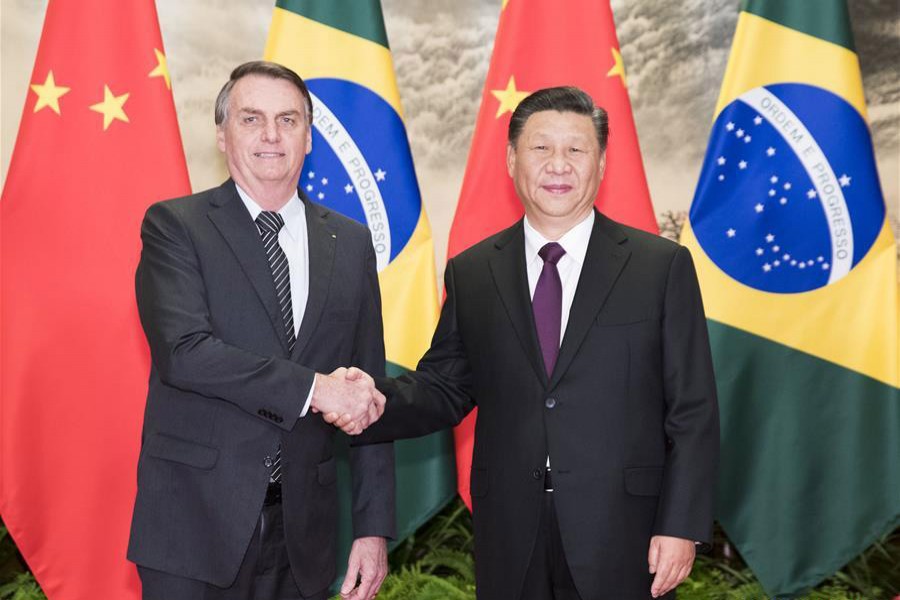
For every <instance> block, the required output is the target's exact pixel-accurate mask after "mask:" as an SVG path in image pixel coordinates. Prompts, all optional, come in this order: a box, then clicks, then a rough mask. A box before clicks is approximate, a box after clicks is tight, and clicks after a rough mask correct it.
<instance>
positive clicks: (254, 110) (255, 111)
mask: <svg viewBox="0 0 900 600" xmlns="http://www.w3.org/2000/svg"><path fill="white" fill-rule="evenodd" d="M238 112H241V113H246V114H250V115H263V116H264V115H265V113H264V112H263V111H261V110H260V109H258V108H250V107H247V106H245V107H243V108H241V109H240V110H239V111H238ZM299 114H300V111H299V110H297V109H293V108H292V109H291V110H283V111H281V112H280V113H278V114H276V115H275V116H276V117H285V116H288V115H299Z"/></svg>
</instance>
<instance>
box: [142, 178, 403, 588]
mask: <svg viewBox="0 0 900 600" xmlns="http://www.w3.org/2000/svg"><path fill="white" fill-rule="evenodd" d="M300 197H301V199H302V201H303V202H304V204H305V207H306V222H307V227H308V233H309V242H308V249H309V299H308V302H307V306H306V312H305V314H304V317H303V322H302V324H301V326H300V331H299V334H298V336H297V343H296V345H295V347H294V350H293V352H292V353H291V354H290V355H289V354H288V351H287V339H286V335H285V332H284V326H283V324H282V321H281V316H280V311H279V309H278V301H277V298H276V295H275V286H274V283H273V280H272V274H271V271H270V270H269V264H268V261H267V258H266V255H265V252H264V249H263V245H262V241H261V239H260V235H259V233H258V231H257V229H256V225H255V224H254V223H253V220H252V219H251V217H250V214H249V213H248V212H247V209H246V207H245V206H244V204H243V202H242V201H241V199H240V197H239V196H238V194H237V190H236V189H235V185H234V183H233V182H232V181H230V180H229V181H227V182H225V183H224V184H223V185H222V186H220V187H218V188H214V189H211V190H207V191H205V192H202V193H199V194H195V195H193V196H188V197H185V198H179V199H176V200H170V201H167V202H160V203H158V204H155V205H153V206H151V207H150V209H149V210H148V211H147V214H146V216H145V218H144V223H143V226H142V229H141V237H142V240H143V250H142V253H141V261H140V265H139V267H138V270H137V277H136V288H137V301H138V308H139V311H140V316H141V323H142V324H143V327H144V331H145V333H146V335H147V340H148V341H149V344H150V353H151V356H152V367H151V371H150V385H149V392H148V396H147V408H146V413H145V417H144V430H143V436H142V447H141V455H140V462H139V464H138V492H137V500H136V503H135V508H134V518H133V521H132V528H131V539H130V543H129V547H128V558H129V559H130V560H132V561H134V562H136V563H137V564H139V565H142V566H144V567H148V568H151V569H156V570H160V571H164V572H167V573H171V574H175V575H179V576H182V577H188V578H192V579H197V580H201V581H206V582H209V583H212V584H215V585H218V586H227V585H229V584H230V583H231V582H232V581H233V580H234V577H235V576H236V574H237V571H238V567H239V566H240V563H241V560H242V558H243V556H244V552H245V550H246V549H247V545H248V543H249V541H250V537H251V536H252V534H253V530H254V528H255V526H256V522H257V519H258V517H259V514H260V510H261V507H262V503H263V499H264V496H265V491H266V486H267V483H268V477H269V470H270V469H269V467H268V466H267V464H270V463H271V457H273V456H274V454H275V451H276V449H277V448H278V446H279V444H280V445H281V447H282V486H283V509H284V522H285V535H286V538H287V547H288V554H289V556H290V560H291V565H292V567H293V570H294V574H295V577H296V579H297V584H298V585H299V587H300V590H301V592H302V593H303V594H304V595H312V594H314V593H316V592H318V591H321V590H322V589H324V588H325V587H327V586H328V585H329V584H330V583H331V582H332V581H333V579H334V576H335V546H336V540H335V536H336V531H337V490H336V483H335V481H336V466H335V459H334V457H333V448H332V447H333V442H334V436H335V432H336V429H335V428H334V427H332V426H331V425H328V424H327V423H325V422H324V421H323V420H322V418H321V415H318V414H314V413H312V411H310V412H309V413H308V414H307V415H306V417H304V418H299V415H300V412H301V410H302V408H303V405H304V403H305V401H306V398H307V396H308V393H309V390H310V386H311V385H312V382H313V378H314V376H315V373H316V372H324V373H328V372H331V371H332V370H333V369H335V368H337V367H339V366H346V365H360V366H362V367H364V368H366V369H372V370H373V371H374V372H376V373H382V372H383V370H384V341H383V334H382V323H381V301H380V295H379V289H378V276H377V273H376V267H375V254H374V251H373V249H372V243H371V238H370V235H369V232H368V230H367V229H366V228H365V227H363V226H361V225H360V224H358V223H356V222H354V221H352V220H350V219H347V218H345V217H343V216H341V215H339V214H336V213H334V212H331V211H329V210H328V209H326V208H324V207H322V206H319V205H316V204H313V203H312V202H310V201H309V200H308V199H306V198H305V196H304V195H303V192H302V191H301V192H300ZM351 468H352V472H353V492H354V494H353V520H354V534H355V536H356V537H361V536H369V535H378V536H385V537H393V536H394V528H395V525H394V458H393V447H392V445H389V444H387V445H376V446H372V447H368V448H359V449H354V450H353V451H351Z"/></svg>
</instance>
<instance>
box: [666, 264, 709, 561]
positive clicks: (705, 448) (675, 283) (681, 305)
mask: <svg viewBox="0 0 900 600" xmlns="http://www.w3.org/2000/svg"><path fill="white" fill-rule="evenodd" d="M662 349H663V357H662V359H663V361H662V364H663V386H664V393H665V402H666V413H665V420H664V427H665V433H666V437H667V438H668V442H669V443H668V452H667V457H666V465H665V475H664V479H663V487H662V493H661V495H660V499H659V507H658V509H657V514H656V521H655V526H654V533H655V534H658V535H669V536H675V537H680V538H685V539H690V540H694V541H696V542H702V543H704V544H709V543H711V541H712V524H713V503H714V499H715V481H716V475H717V468H718V456H719V413H718V402H717V400H716V386H715V376H714V373H713V364H712V357H711V354H710V348H709V334H708V331H707V327H706V317H705V315H704V312H703V301H702V299H701V297H700V287H699V285H698V283H697V274H696V272H695V270H694V264H693V261H692V260H691V255H690V253H689V252H688V250H687V248H684V247H681V248H679V249H678V251H677V252H676V253H675V256H674V258H673V259H672V262H671V265H670V267H669V274H668V279H667V283H666V291H665V300H664V307H663V321H662Z"/></svg>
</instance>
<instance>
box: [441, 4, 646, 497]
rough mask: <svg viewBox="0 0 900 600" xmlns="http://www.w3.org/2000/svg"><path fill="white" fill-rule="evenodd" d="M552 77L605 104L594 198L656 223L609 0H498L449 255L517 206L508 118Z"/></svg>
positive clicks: (459, 449) (459, 452)
mask: <svg viewBox="0 0 900 600" xmlns="http://www.w3.org/2000/svg"><path fill="white" fill-rule="evenodd" d="M558 85H576V86H578V87H580V88H582V89H583V90H585V91H587V92H588V93H589V94H590V95H591V96H592V97H593V98H594V102H596V103H597V104H598V105H600V106H602V107H603V108H605V109H606V110H607V111H608V112H609V131H610V134H609V148H608V150H607V168H606V175H605V177H604V179H603V183H602V184H601V186H600V192H599V194H598V195H597V201H596V205H597V208H598V209H600V210H601V211H602V212H603V213H604V214H605V215H607V216H609V217H611V218H612V219H615V220H617V221H619V222H622V223H626V224H628V225H631V226H634V227H640V228H641V229H645V230H647V231H651V232H653V233H657V232H658V229H657V224H656V219H655V217H654V215H653V206H652V204H651V203H650V191H649V190H648V188H647V179H646V177H645V175H644V166H643V163H642V162H641V152H640V148H639V147H638V141H637V133H636V132H635V128H634V119H633V117H632V115H631V104H630V103H629V100H628V91H627V89H626V88H625V69H624V67H623V65H622V57H621V55H620V54H619V42H618V39H617V38H616V29H615V24H614V23H613V18H612V11H611V10H610V7H609V2H608V1H600V0H568V1H567V2H565V3H564V6H563V5H561V4H560V3H559V2H558V1H555V0H529V1H527V2H525V1H524V0H504V2H503V9H502V13H501V14H500V23H499V25H498V26H497V36H496V39H495V40H494V54H493V56H492V57H491V66H490V69H489V70H488V75H487V80H486V81H485V85H484V92H483V94H482V98H481V109H480V110H479V112H478V121H477V123H476V125H475V136H474V138H473V140H472V149H471V151H470V152H469V161H468V164H467V165H466V174H465V178H464V179H463V186H462V192H461V193H460V197H459V204H458V205H457V208H456V217H455V218H454V220H453V226H452V228H451V229H450V244H449V249H448V252H447V254H448V256H450V257H453V256H455V255H456V254H459V253H460V252H462V251H463V250H465V249H466V248H468V247H469V246H471V245H472V244H474V243H476V242H478V241H480V240H482V239H484V238H485V237H487V236H489V235H491V234H493V233H496V232H497V231H500V230H501V229H503V228H505V227H508V226H510V225H512V224H513V223H514V222H515V221H516V220H517V219H519V218H520V217H521V216H522V213H523V208H522V204H521V203H520V202H519V199H518V198H517V197H516V194H515V190H514V188H513V185H512V180H511V179H510V178H509V175H508V174H507V172H506V152H505V148H506V132H507V127H508V126H509V118H510V116H511V115H512V111H513V110H515V108H516V106H518V104H519V102H520V101H521V100H522V99H523V98H524V97H525V96H527V95H528V94H529V93H531V92H533V91H535V90H538V89H540V88H545V87H553V86H558ZM475 418H476V411H473V413H472V414H470V415H469V416H468V417H467V418H466V420H465V421H463V422H462V423H461V424H460V425H459V426H458V427H457V428H456V431H455V437H456V466H457V477H458V486H459V495H460V496H462V498H463V500H464V501H465V502H466V504H467V505H469V507H470V508H471V499H470V497H469V471H470V468H471V463H472V441H473V440H472V438H473V436H474V428H475Z"/></svg>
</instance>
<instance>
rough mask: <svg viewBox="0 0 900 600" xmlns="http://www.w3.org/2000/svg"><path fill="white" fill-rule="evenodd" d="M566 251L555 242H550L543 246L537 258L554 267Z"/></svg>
mask: <svg viewBox="0 0 900 600" xmlns="http://www.w3.org/2000/svg"><path fill="white" fill-rule="evenodd" d="M565 253H566V250H565V248H563V247H562V246H560V245H559V244H557V243H556V242H550V243H548V244H544V247H543V248H541V249H540V250H539V251H538V256H540V257H541V258H542V259H544V262H545V263H550V264H551V265H555V264H556V263H558V262H559V259H561V258H562V257H563V255H565Z"/></svg>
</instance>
